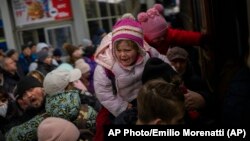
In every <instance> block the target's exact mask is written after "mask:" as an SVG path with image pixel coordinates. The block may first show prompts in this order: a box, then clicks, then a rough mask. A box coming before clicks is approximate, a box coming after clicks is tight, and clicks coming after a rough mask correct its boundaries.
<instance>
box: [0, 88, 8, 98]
mask: <svg viewBox="0 0 250 141" xmlns="http://www.w3.org/2000/svg"><path fill="white" fill-rule="evenodd" d="M8 98H9V95H8V93H7V92H6V91H5V89H4V87H3V86H0V101H5V100H7V99H8Z"/></svg>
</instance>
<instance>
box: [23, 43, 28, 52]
mask: <svg viewBox="0 0 250 141" xmlns="http://www.w3.org/2000/svg"><path fill="white" fill-rule="evenodd" d="M26 48H29V46H28V45H26V44H24V45H22V46H21V49H22V51H23V50H25V49H26Z"/></svg>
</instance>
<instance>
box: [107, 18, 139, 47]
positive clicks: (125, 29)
mask: <svg viewBox="0 0 250 141" xmlns="http://www.w3.org/2000/svg"><path fill="white" fill-rule="evenodd" d="M121 39H127V40H132V41H134V42H135V43H136V44H138V46H140V47H143V32H142V27H141V24H140V23H139V22H137V21H136V20H135V18H134V17H133V15H132V14H129V13H126V14H124V15H123V17H122V18H121V19H120V20H118V21H117V22H116V24H115V25H114V27H113V31H112V42H113V45H114V43H115V42H116V41H118V40H121Z"/></svg>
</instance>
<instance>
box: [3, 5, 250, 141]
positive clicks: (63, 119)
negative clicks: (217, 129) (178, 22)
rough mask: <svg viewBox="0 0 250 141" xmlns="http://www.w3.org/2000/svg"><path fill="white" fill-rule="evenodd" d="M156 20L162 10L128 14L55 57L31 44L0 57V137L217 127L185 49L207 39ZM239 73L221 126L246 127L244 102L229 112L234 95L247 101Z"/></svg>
mask: <svg viewBox="0 0 250 141" xmlns="http://www.w3.org/2000/svg"><path fill="white" fill-rule="evenodd" d="M162 14H163V6H162V5H160V4H155V5H154V6H153V7H152V8H149V9H148V10H147V11H145V12H141V13H139V14H138V15H137V19H136V18H135V16H133V15H132V14H130V13H126V14H124V15H123V16H122V17H121V18H120V19H118V20H117V22H116V23H115V25H114V26H113V29H112V31H111V32H110V33H105V34H104V35H103V36H102V38H101V39H96V40H95V41H96V42H98V43H96V44H98V45H96V46H95V45H94V44H92V42H91V41H90V40H88V39H83V44H81V45H73V44H69V43H65V44H64V45H63V47H62V48H60V49H59V48H56V49H55V48H53V47H51V46H49V45H48V44H47V43H38V44H33V43H29V44H27V45H23V46H22V47H21V49H22V51H21V53H20V54H19V53H18V52H17V51H16V50H14V49H12V50H9V51H7V52H6V53H1V60H0V68H1V71H0V74H1V86H0V125H1V126H0V137H1V138H2V139H3V140H7V141H12V140H13V141H34V140H39V141H46V140H60V141H63V140H65V141H66V140H67V141H69V140H70V141H80V140H88V141H90V140H94V141H102V140H103V139H104V126H105V125H117V124H118V125H121V124H122V125H176V124H177V125H188V126H190V127H193V126H209V125H215V124H219V123H218V122H217V118H220V117H214V115H213V111H214V108H216V107H215V96H214V93H213V92H211V91H210V90H209V88H208V85H207V82H206V81H205V79H204V78H202V77H201V76H200V75H199V74H198V73H197V72H195V70H194V68H193V67H194V66H193V64H192V60H190V58H189V57H190V56H189V53H188V52H187V50H185V48H183V46H186V45H189V46H200V47H202V46H203V45H204V44H206V41H207V40H206V37H207V36H206V35H205V34H204V33H200V32H195V31H186V30H181V29H173V28H172V27H171V25H170V24H169V23H168V22H166V20H165V18H164V17H163V15H162ZM103 32H104V31H103V30H101V31H100V33H103ZM62 50H64V51H65V52H66V53H67V55H68V58H67V60H63V59H62V58H61V57H62ZM246 64H247V63H246ZM243 68H244V69H243V70H242V71H241V72H239V74H238V75H237V76H236V78H235V79H233V80H234V81H233V82H232V85H230V87H229V88H228V89H229V94H228V95H227V96H228V97H227V98H226V102H225V104H222V105H223V112H222V115H223V116H222V119H223V120H224V121H225V122H223V124H226V125H231V124H232V125H242V124H249V123H250V122H249V119H250V118H248V117H249V116H247V115H249V112H247V108H249V106H248V107H247V105H244V104H247V103H249V102H247V101H249V99H244V98H238V100H243V99H244V100H245V101H244V103H241V104H242V105H243V106H246V107H245V108H244V109H245V110H244V109H242V110H243V111H242V112H241V110H240V109H241V107H242V106H241V105H237V107H234V105H231V104H232V103H233V104H239V101H236V99H237V98H235V97H237V95H236V93H237V90H239V91H242V95H243V96H244V97H245V96H246V95H247V93H249V87H247V84H249V80H250V79H249V69H250V68H249V67H247V65H245V66H244V67H243ZM243 74H244V75H245V76H247V77H245V78H244V79H243V78H242V76H241V75H243ZM246 74H247V75H246ZM242 84H243V85H242ZM236 87H237V89H236ZM233 108H235V110H237V113H239V114H237V115H235V114H234V115H235V116H234V117H235V118H236V120H240V119H243V121H244V123H243V121H242V122H239V121H238V122H235V121H234V120H235V119H234V118H230V115H231V114H232V115H233V111H230V110H232V109H233ZM236 116H237V117H236Z"/></svg>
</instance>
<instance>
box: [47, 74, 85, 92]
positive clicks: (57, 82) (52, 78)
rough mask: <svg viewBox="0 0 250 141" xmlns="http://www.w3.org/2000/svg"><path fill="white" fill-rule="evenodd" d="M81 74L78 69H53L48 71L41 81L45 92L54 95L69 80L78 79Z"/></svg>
mask: <svg viewBox="0 0 250 141" xmlns="http://www.w3.org/2000/svg"><path fill="white" fill-rule="evenodd" d="M81 76H82V74H81V71H80V70H79V69H73V70H70V71H69V70H66V69H55V70H53V71H51V72H49V73H48V74H47V75H46V76H45V78H44V81H43V88H44V90H45V92H46V94H49V95H54V94H57V93H61V92H63V91H64V89H65V88H66V86H67V85H68V84H69V83H70V82H74V81H76V80H79V79H80V77H81Z"/></svg>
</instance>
